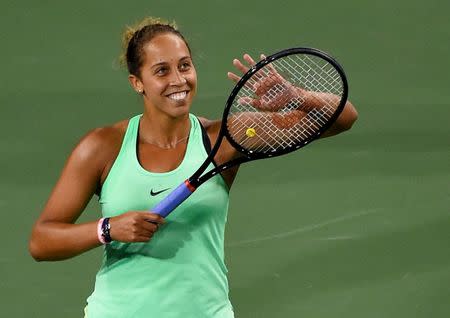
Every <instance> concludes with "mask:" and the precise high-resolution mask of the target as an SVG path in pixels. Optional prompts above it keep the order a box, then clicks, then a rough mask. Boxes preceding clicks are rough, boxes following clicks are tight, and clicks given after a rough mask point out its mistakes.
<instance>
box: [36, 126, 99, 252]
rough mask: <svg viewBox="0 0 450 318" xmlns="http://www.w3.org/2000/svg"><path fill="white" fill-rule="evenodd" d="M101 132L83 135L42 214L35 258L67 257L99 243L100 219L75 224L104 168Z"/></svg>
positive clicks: (93, 191)
mask: <svg viewBox="0 0 450 318" xmlns="http://www.w3.org/2000/svg"><path fill="white" fill-rule="evenodd" d="M101 141H102V137H101V132H99V131H93V132H91V133H89V134H88V135H87V136H86V137H84V138H83V139H82V140H81V142H80V143H79V144H78V145H77V147H76V148H75V149H74V151H73V152H72V154H71V155H70V157H69V158H68V160H67V162H66V164H65V166H64V169H63V171H62V173H61V176H60V178H59V180H58V181H57V183H56V185H55V187H54V189H53V191H52V193H51V195H50V197H49V199H48V201H47V203H46V205H45V207H44V209H43V211H42V213H41V215H40V216H39V218H38V219H37V221H36V223H35V225H34V227H33V231H32V234H31V239H30V243H29V250H30V253H31V255H32V256H33V258H35V259H36V260H59V259H66V258H69V257H72V256H75V255H78V254H80V253H83V252H85V251H87V250H90V249H92V248H94V247H96V246H99V245H100V242H99V241H98V239H97V234H96V226H97V222H90V223H84V224H73V223H74V222H75V221H76V220H77V219H78V217H79V216H80V214H81V213H82V211H83V210H84V208H85V207H86V205H87V204H88V202H89V200H90V199H91V198H92V196H93V195H94V193H95V190H96V188H97V186H98V184H99V182H100V176H101V173H102V171H103V168H104V162H103V160H102V159H103V156H102V152H101Z"/></svg>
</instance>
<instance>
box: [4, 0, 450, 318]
mask: <svg viewBox="0 0 450 318" xmlns="http://www.w3.org/2000/svg"><path fill="white" fill-rule="evenodd" d="M449 10H450V4H449V2H447V1H443V0H442V1H437V0H429V1H426V2H423V1H419V0H410V1H406V0H402V1H400V0H398V1H395V0H379V1H361V0H359V1H357V0H342V1H332V0H324V1H320V2H314V1H298V0H289V1H278V2H274V1H264V0H259V1H230V0H228V1H219V0H210V1H190V2H188V1H183V2H182V1H173V0H157V1H156V0H155V1H127V2H125V1H106V0H98V1H86V0H79V1H9V0H7V1H5V0H2V1H1V2H0V12H1V19H0V28H1V32H0V37H1V42H0V43H1V44H0V45H1V50H0V56H1V59H0V63H1V73H0V74H1V75H0V81H1V82H0V84H1V89H0V151H1V156H0V169H1V174H0V208H1V216H2V218H1V222H0V229H1V232H0V233H1V238H2V242H3V252H2V253H1V256H0V274H1V279H0V300H1V301H0V302H1V304H2V305H1V306H0V316H2V317H46V318H52V317H82V309H83V307H84V304H85V299H86V297H87V296H88V295H89V294H90V292H91V291H92V288H93V282H94V275H95V273H96V271H97V269H98V267H99V265H100V249H96V250H94V251H91V252H88V253H85V254H83V255H82V256H79V257H76V258H74V259H71V260H68V261H64V262H55V263H35V262H34V261H33V260H32V258H31V257H30V256H29V255H28V251H27V240H28V237H29V233H30V229H31V226H32V223H33V222H34V220H35V219H36V218H37V216H38V214H39V213H40V210H41V208H42V206H43V204H44V203H45V200H46V198H47V197H48V195H49V192H50V191H51V188H52V186H53V184H54V183H55V181H56V179H57V177H58V175H59V172H60V170H61V168H62V166H63V164H64V161H65V159H66V158H67V156H68V154H69V153H70V151H71V149H72V148H73V147H74V145H75V144H76V143H77V141H78V140H79V139H80V138H81V136H83V135H84V134H85V133H86V132H87V131H88V130H90V129H92V128H94V127H98V126H104V125H108V124H110V123H113V122H116V121H119V120H121V119H124V118H128V117H131V116H132V115H134V114H136V113H139V112H141V107H142V106H141V104H140V100H139V97H138V96H136V95H135V94H134V93H133V91H132V90H131V89H130V87H129V85H128V82H127V74H126V72H125V71H124V70H123V69H121V68H120V67H119V66H118V62H117V58H118V56H119V54H120V35H121V32H122V30H123V28H124V26H125V25H126V24H130V23H133V22H135V21H137V20H139V19H140V18H142V17H144V16H147V15H154V16H162V17H166V18H169V19H174V20H176V21H177V23H178V24H179V26H180V28H181V30H182V31H183V32H184V33H185V35H186V37H187V39H188V40H189V41H190V44H191V47H192V49H193V53H194V59H195V62H196V66H197V72H198V74H199V94H198V99H197V101H196V103H195V105H194V106H193V112H194V113H196V114H199V115H202V116H206V117H211V118H219V117H220V116H221V112H222V109H223V106H224V104H225V101H226V98H227V96H228V93H229V90H230V89H231V87H232V83H230V82H229V81H228V80H227V78H226V72H227V71H228V70H231V68H232V65H231V61H232V59H233V58H235V57H240V56H241V55H242V54H243V53H246V52H248V53H250V54H254V55H256V54H259V53H265V54H270V53H273V52H275V51H277V50H279V49H282V48H287V47H293V46H312V47H317V48H320V49H323V50H325V51H327V52H329V53H330V54H331V55H333V56H335V57H336V58H337V59H338V60H339V61H340V62H341V64H342V65H343V66H344V69H345V70H346V73H347V76H348V79H349V85H350V99H351V101H352V102H353V103H354V104H355V106H356V107H357V109H358V111H359V115H360V117H359V120H358V122H357V123H356V124H355V125H354V127H353V129H352V130H351V131H349V132H347V133H344V134H342V135H339V136H337V137H335V138H330V139H325V140H321V141H319V142H317V143H315V144H313V145H311V146H308V147H306V148H305V149H303V150H301V151H300V152H297V153H294V154H291V155H288V156H286V157H282V158H276V159H273V160H267V161H260V162H255V163H253V164H249V165H247V166H245V167H243V168H242V169H241V172H240V175H239V177H238V178H237V180H236V182H235V185H234V188H233V190H232V194H231V206H230V213H229V223H228V228H227V233H226V234H227V235H226V258H227V264H228V267H229V270H230V272H229V277H230V288H231V295H230V297H231V300H232V303H233V305H234V307H235V312H236V317H317V318H321V317H365V318H370V317H395V318H398V317H433V318H436V317H449V316H450V301H449V299H450V287H449V286H450V230H449V229H450V182H449V181H450V178H449V177H450V138H449V137H450V120H449V119H450V110H449V104H450V90H449V89H448V85H449V83H450V75H449V70H450V62H449V58H448V54H449V48H450V46H449V43H450V22H449V21H450V20H449V18H448V12H449ZM98 217H99V208H98V204H97V202H96V200H95V199H94V200H93V201H92V202H91V204H90V205H89V207H88V209H87V211H86V212H85V213H84V215H83V217H82V219H81V220H80V221H84V220H92V219H96V218H98Z"/></svg>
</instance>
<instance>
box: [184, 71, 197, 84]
mask: <svg viewBox="0 0 450 318" xmlns="http://www.w3.org/2000/svg"><path fill="white" fill-rule="evenodd" d="M186 79H187V80H188V81H189V84H190V85H191V87H193V88H194V87H197V73H195V72H193V73H191V74H189V76H188V77H186Z"/></svg>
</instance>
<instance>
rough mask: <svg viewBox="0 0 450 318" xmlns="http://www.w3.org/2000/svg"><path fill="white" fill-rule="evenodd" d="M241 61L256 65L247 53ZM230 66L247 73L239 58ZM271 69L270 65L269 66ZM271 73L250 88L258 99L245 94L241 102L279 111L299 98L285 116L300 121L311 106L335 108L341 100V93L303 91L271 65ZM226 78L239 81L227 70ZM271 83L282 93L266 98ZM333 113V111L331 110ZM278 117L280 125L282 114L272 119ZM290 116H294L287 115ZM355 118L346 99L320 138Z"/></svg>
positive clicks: (334, 132) (341, 127)
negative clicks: (281, 90)
mask: <svg viewBox="0 0 450 318" xmlns="http://www.w3.org/2000/svg"><path fill="white" fill-rule="evenodd" d="M264 57H265V56H264V55H261V58H264ZM244 60H245V61H246V62H247V64H248V65H249V66H252V65H254V64H255V61H254V60H253V58H252V57H250V56H249V55H248V54H245V55H244ZM233 65H234V66H235V67H236V68H237V69H238V70H239V71H241V72H242V73H246V72H247V71H248V69H249V67H248V66H246V65H244V64H243V63H242V62H241V61H239V60H238V59H235V60H234V61H233ZM269 68H270V66H269ZM271 70H272V73H271V74H272V76H271V77H266V78H262V79H261V81H260V83H258V82H257V83H256V84H253V88H252V89H254V92H255V95H256V96H258V97H259V98H250V97H244V98H242V99H241V102H243V103H246V104H249V105H252V106H253V107H255V109H258V110H260V111H267V112H271V111H274V112H276V111H278V109H280V108H283V107H284V106H286V104H287V103H288V102H290V101H292V100H298V101H299V108H298V109H297V110H295V111H293V112H292V113H286V116H285V117H286V119H288V120H287V121H288V122H289V121H290V120H289V119H296V120H299V119H301V118H302V117H303V116H305V115H306V114H307V113H308V112H309V111H310V110H312V109H314V108H315V109H321V108H322V109H325V108H327V107H328V108H333V107H337V106H338V105H339V102H340V96H336V95H333V94H330V93H324V92H313V91H306V90H304V89H302V88H299V87H295V86H293V85H292V84H291V83H289V82H288V81H286V80H285V79H284V78H283V77H282V76H281V75H279V74H278V72H277V71H276V70H275V69H274V68H271ZM228 78H229V79H231V80H232V81H234V82H237V81H239V80H240V77H239V76H238V75H236V74H234V73H232V72H229V73H228ZM274 86H278V87H282V89H283V91H284V92H283V94H280V95H278V96H275V97H271V98H267V96H265V94H266V93H268V92H269V91H270V89H271V88H272V87H274ZM331 111H332V112H334V110H331ZM278 117H279V119H280V124H281V125H282V124H283V123H282V122H283V121H285V120H283V119H284V118H282V117H283V116H281V115H276V116H275V117H274V118H275V120H276V119H277V118H278ZM289 117H293V118H289ZM357 118H358V113H357V111H356V109H355V107H354V106H353V104H352V103H351V102H349V101H347V102H346V104H345V106H344V109H343V111H342V112H341V114H340V115H339V117H338V118H337V120H336V121H335V122H334V123H333V125H332V126H331V127H330V128H328V130H327V131H326V132H325V133H323V134H322V135H321V138H324V137H329V136H333V135H336V134H339V133H341V132H343V131H345V130H348V129H350V128H351V127H352V125H353V123H354V122H355V121H356V119H357Z"/></svg>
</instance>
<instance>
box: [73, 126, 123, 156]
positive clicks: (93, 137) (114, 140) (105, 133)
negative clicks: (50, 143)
mask: <svg viewBox="0 0 450 318" xmlns="http://www.w3.org/2000/svg"><path fill="white" fill-rule="evenodd" d="M127 126H128V120H123V121H121V122H118V123H116V124H113V125H111V126H106V127H100V128H95V129H92V130H91V131H89V132H88V133H87V134H86V135H84V136H83V137H82V138H81V140H80V142H79V143H78V145H77V146H76V148H75V150H74V151H75V152H77V153H78V154H79V155H80V156H81V157H92V156H97V155H100V154H101V153H105V152H110V151H112V150H114V149H116V148H118V147H119V148H120V146H121V144H122V140H123V137H124V135H125V132H126V129H127Z"/></svg>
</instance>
